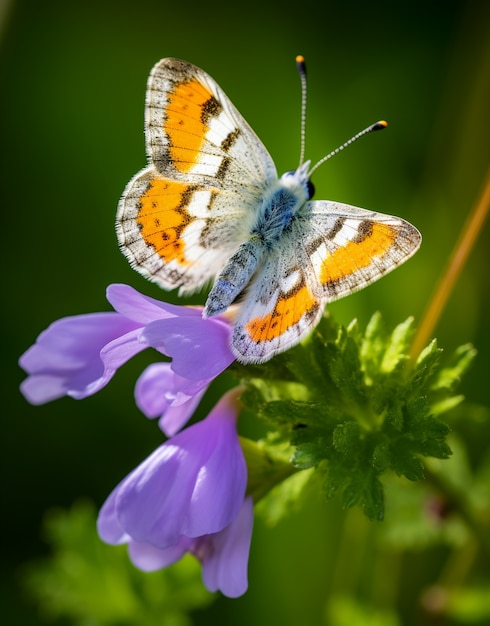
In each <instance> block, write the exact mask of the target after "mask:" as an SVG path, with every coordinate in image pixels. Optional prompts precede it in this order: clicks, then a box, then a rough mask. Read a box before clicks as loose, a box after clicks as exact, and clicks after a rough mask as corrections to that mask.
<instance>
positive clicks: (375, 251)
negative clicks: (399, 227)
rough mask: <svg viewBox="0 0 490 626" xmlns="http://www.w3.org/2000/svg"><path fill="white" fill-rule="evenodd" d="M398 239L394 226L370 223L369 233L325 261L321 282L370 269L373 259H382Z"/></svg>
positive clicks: (328, 281) (321, 270)
mask: <svg viewBox="0 0 490 626" xmlns="http://www.w3.org/2000/svg"><path fill="white" fill-rule="evenodd" d="M396 237H397V233H396V230H395V229H394V228H393V227H392V226H389V225H388V224H380V223H378V222H370V223H369V231H368V232H365V233H364V234H361V236H360V237H358V238H357V239H354V240H352V241H350V242H349V243H348V244H347V245H345V246H342V247H341V248H338V249H337V250H336V251H335V252H334V253H333V254H331V255H329V256H328V257H327V258H326V259H325V260H324V261H323V263H322V265H321V268H320V281H321V282H322V284H324V285H325V284H327V283H331V282H335V281H337V280H341V279H342V278H345V277H346V276H350V275H351V274H354V272H356V271H357V270H360V269H362V268H364V267H368V266H369V265H371V263H372V261H373V258H375V257H382V256H383V255H384V254H386V253H387V252H388V250H389V249H390V248H391V246H392V245H393V243H394V241H395V239H396Z"/></svg>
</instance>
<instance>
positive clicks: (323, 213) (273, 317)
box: [233, 201, 421, 363]
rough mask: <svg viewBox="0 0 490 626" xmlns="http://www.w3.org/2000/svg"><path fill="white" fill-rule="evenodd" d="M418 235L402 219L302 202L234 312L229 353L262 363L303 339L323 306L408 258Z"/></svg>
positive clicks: (342, 205) (310, 329)
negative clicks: (289, 225) (231, 349)
mask: <svg viewBox="0 0 490 626" xmlns="http://www.w3.org/2000/svg"><path fill="white" fill-rule="evenodd" d="M420 242H421V236H420V233H419V232H418V230H417V229H416V228H415V227H414V226H412V225H411V224H409V223H408V222H406V221H405V220H403V219H401V218H398V217H392V216H390V215H383V214H381V213H375V212H373V211H367V210H365V209H359V208H357V207H353V206H349V205H346V204H340V203H335V202H329V201H318V202H308V203H306V204H305V205H304V207H303V208H302V209H301V211H300V212H299V213H298V214H297V216H296V219H295V220H294V221H293V222H292V224H291V228H290V229H289V230H288V232H284V233H283V236H282V238H281V240H280V242H279V244H278V245H277V246H276V248H274V249H273V250H272V251H271V252H270V254H269V256H268V258H267V260H266V261H265V263H264V264H263V265H262V266H261V267H260V269H259V270H258V272H257V273H256V276H255V277H254V280H253V281H252V284H251V285H250V287H249V289H248V291H247V292H246V297H245V299H244V301H243V303H242V304H241V305H240V309H239V310H238V314H237V319H236V322H235V328H234V334H233V351H234V353H235V355H236V357H237V359H238V360H239V361H241V362H242V363H263V362H265V361H267V360H269V359H270V358H271V357H273V356H274V355H275V354H277V353H279V352H283V351H284V350H287V349H289V348H291V347H293V346H294V345H295V344H297V343H298V342H299V341H301V339H303V338H304V337H305V336H306V335H307V334H308V333H310V332H311V331H312V330H313V329H314V328H315V326H316V325H317V324H318V322H319V320H320V318H321V316H322V313H323V311H324V308H325V305H326V304H327V303H328V302H331V301H333V300H336V299H338V298H341V297H342V296H346V295H348V294H350V293H353V292H354V291H357V290H359V289H362V288H363V287H366V286H367V285H369V284H370V283H372V282H374V281H375V280H377V279H378V278H381V276H383V275H384V274H386V273H387V272H389V271H391V270H393V269H394V268H395V267H397V266H398V265H400V264H401V263H403V262H404V261H406V260H407V259H409V258H410V257H411V256H412V255H413V254H414V253H415V252H416V250H417V249H418V247H419V245H420Z"/></svg>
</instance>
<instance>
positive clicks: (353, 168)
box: [0, 0, 490, 626]
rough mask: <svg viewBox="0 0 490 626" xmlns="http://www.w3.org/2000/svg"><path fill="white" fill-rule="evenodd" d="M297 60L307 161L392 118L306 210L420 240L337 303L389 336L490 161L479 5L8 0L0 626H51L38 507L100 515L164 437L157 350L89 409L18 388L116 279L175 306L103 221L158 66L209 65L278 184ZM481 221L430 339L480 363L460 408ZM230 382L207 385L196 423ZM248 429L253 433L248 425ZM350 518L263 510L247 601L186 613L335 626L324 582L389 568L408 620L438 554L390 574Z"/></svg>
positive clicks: (1, 64) (478, 297)
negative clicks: (140, 381) (334, 203)
mask: <svg viewBox="0 0 490 626" xmlns="http://www.w3.org/2000/svg"><path fill="white" fill-rule="evenodd" d="M297 54H303V55H304V56H305V58H306V60H307V63H308V78H309V92H308V114H307V157H308V158H311V159H312V160H313V161H316V160H318V159H319V158H320V157H322V156H323V155H324V154H325V153H327V152H329V151H330V150H332V149H333V148H335V147H337V146H338V145H339V144H340V143H342V142H343V141H345V140H346V139H348V138H349V137H350V136H351V135H353V134H354V133H355V132H357V131H358V130H360V129H362V128H364V127H365V126H366V125H368V124H369V123H371V122H374V121H376V120H378V119H386V120H388V122H389V124H390V126H389V128H388V130H386V131H385V132H383V133H379V134H375V135H373V136H370V137H366V138H364V139H363V140H361V141H360V142H358V143H357V144H356V145H355V146H353V147H351V148H349V150H347V151H345V152H343V153H342V154H341V155H339V156H337V157H336V158H335V159H332V160H331V161H329V163H328V164H326V165H324V166H322V168H321V169H320V170H319V171H318V172H316V174H315V177H314V183H315V186H316V191H317V193H316V198H319V199H320V198H328V199H335V200H338V201H342V202H347V203H350V204H354V205H358V206H363V207H366V208H370V209H375V210H378V211H381V212H385V213H393V214H395V215H400V216H402V217H404V218H406V219H408V220H409V221H411V222H412V223H414V224H415V225H416V226H417V227H418V228H419V230H420V231H421V232H422V234H423V237H424V241H423V245H422V248H421V250H420V252H419V253H418V254H417V255H416V256H415V257H414V259H413V260H411V261H410V262H409V263H408V264H406V265H404V266H403V267H402V268H400V269H398V270H397V271H396V272H395V273H393V274H391V275H389V276H388V277H386V278H385V279H383V280H382V281H380V282H379V283H377V284H375V285H373V286H372V287H370V288H369V289H367V290H365V291H362V292H360V293H358V294H356V295H354V296H351V297H349V298H347V299H345V300H343V301H340V302H338V303H334V304H333V305H332V306H331V307H330V310H331V312H332V314H333V315H334V316H335V318H336V319H337V320H338V321H340V322H342V323H348V322H349V321H350V320H351V319H352V318H353V317H358V318H359V320H360V322H361V324H362V325H365V323H366V322H367V320H368V319H369V317H370V316H371V314H372V313H373V312H374V311H375V310H378V309H379V310H381V311H382V312H383V315H384V316H385V318H386V320H387V322H388V323H389V324H390V325H394V324H396V323H398V322H400V321H402V320H404V319H405V318H406V317H408V316H409V315H414V316H415V317H416V319H417V320H420V318H421V316H422V314H423V311H424V309H425V307H426V305H427V303H428V301H429V299H430V296H431V294H432V291H433V289H434V287H435V285H436V283H437V281H438V279H439V277H440V275H441V273H442V271H443V269H444V266H445V264H446V262H447V259H448V256H449V254H450V252H451V249H452V248H453V246H454V243H455V241H456V240H457V238H458V236H459V234H460V232H461V230H462V227H463V225H464V223H465V220H466V219H467V217H468V215H469V213H470V210H471V207H472V205H473V204H474V202H475V200H476V198H477V196H478V194H479V192H480V190H481V188H482V185H483V182H484V179H485V176H486V173H487V169H488V165H489V155H490V148H489V145H490V3H488V2H480V1H474V2H470V1H468V2H463V1H461V0H456V1H455V2H452V3H447V2H430V1H429V2H428V1H427V0H424V1H421V0H414V1H412V2H409V3H408V2H398V3H395V2H378V3H367V2H360V1H353V2H349V3H342V2H331V1H328V0H326V1H324V2H322V3H320V2H312V1H311V0H306V1H305V2H302V3H301V4H299V5H297V6H296V7H294V6H289V5H287V3H286V4H285V3H283V2H282V3H279V2H270V3H264V2H256V1H255V0H253V1H252V2H248V3H242V4H233V3H231V2H222V1H221V2H220V1H216V0H215V1H214V2H212V3H208V4H207V3H204V2H196V1H193V2H192V3H191V4H189V5H185V3H170V2H163V1H161V0H139V1H137V2H136V1H134V2H131V1H129V0H119V1H118V2H116V1H115V0H109V1H104V0H97V1H96V0H84V1H83V2H82V1H80V0H73V1H71V2H64V1H61V0H43V1H42V2H38V1H37V0H10V1H9V0H0V73H1V88H2V92H1V97H0V107H1V115H0V145H1V148H2V167H1V170H0V172H1V174H0V175H1V177H2V211H3V214H4V215H5V218H6V222H7V223H6V228H4V229H3V237H2V246H1V251H2V255H3V262H2V267H3V269H4V279H3V284H4V294H5V297H4V302H3V305H2V317H3V325H2V329H3V335H4V337H3V349H2V353H3V355H4V356H3V358H2V365H3V372H2V386H3V394H2V395H3V398H4V400H3V405H4V408H3V411H2V413H3V418H2V465H3V467H2V472H3V479H2V487H3V489H2V491H3V493H2V502H3V505H2V509H3V512H2V515H1V518H2V524H3V528H2V537H3V549H2V595H3V598H2V609H3V611H4V614H5V615H6V618H5V621H4V620H3V619H2V623H4V624H6V625H8V626H14V625H18V624H19V625H20V624H22V625H24V624H27V625H31V624H32V625H35V624H42V623H44V621H43V618H42V615H41V614H40V613H39V609H38V607H36V604H35V602H34V601H33V599H32V598H30V597H28V595H27V594H26V592H25V590H24V588H23V586H22V584H21V580H22V572H23V571H24V568H25V564H26V563H27V562H29V561H31V560H32V559H34V558H37V557H40V556H42V555H45V554H47V553H48V548H47V546H46V544H45V543H44V542H43V540H42V537H41V524H42V519H43V515H44V513H45V511H47V510H49V509H50V508H52V507H58V506H62V507H69V506H71V504H72V503H73V502H74V501H76V500H77V499H78V498H80V497H82V496H86V497H88V498H90V499H91V500H93V501H95V503H96V505H97V506H99V505H100V504H101V503H102V502H103V500H104V498H105V497H106V496H107V494H108V493H109V492H110V490H111V489H112V488H113V486H115V484H116V483H117V482H118V481H119V480H120V479H121V478H122V477H123V476H124V475H126V473H127V472H129V471H130V470H131V469H132V468H133V467H134V466H135V465H136V464H137V463H138V462H140V461H141V460H142V459H143V458H144V457H145V456H146V455H147V454H148V453H149V452H150V451H151V450H153V448H154V447H156V445H158V444H159V443H160V441H161V437H160V435H159V433H158V429H157V428H156V425H155V424H150V423H149V422H147V421H146V420H145V419H143V418H142V416H141V415H140V414H139V413H138V411H137V409H136V407H135V406H134V405H133V400H132V393H133V384H134V381H135V380H136V377H137V375H138V373H139V372H140V371H141V370H142V368H143V367H144V365H145V364H146V363H148V362H150V361H151V360H152V355H142V356H140V357H138V358H136V359H135V360H134V362H131V363H130V364H128V365H127V366H126V367H125V368H124V369H123V370H122V371H120V372H119V373H118V375H117V376H116V377H115V379H114V380H113V381H112V382H111V384H110V385H109V387H107V388H106V389H104V390H103V391H102V392H101V393H99V394H98V395H97V396H95V397H93V398H89V399H87V400H84V401H83V402H77V401H74V400H71V399H63V400H59V401H57V402H55V403H53V404H50V405H47V406H43V407H31V406H30V405H28V404H27V403H26V401H25V400H24V399H23V398H22V397H21V395H20V394H19V392H18V385H19V383H20V382H21V380H22V379H23V377H24V376H23V373H22V372H21V370H20V369H19V368H18V366H17V360H18V357H19V356H20V354H21V353H22V352H23V351H24V350H25V349H27V348H28V347H29V345H31V344H32V343H33V342H34V340H35V338H36V337H37V335H38V334H39V332H41V331H42V330H43V329H44V328H45V327H46V326H47V325H48V324H49V323H51V322H52V321H54V320H55V319H58V318H60V317H63V316H66V315H72V314H78V313H85V312H90V311H100V310H108V305H107V303H106V300H105V296H104V293H105V288H106V286H107V285H108V284H109V283H113V282H126V283H129V284H131V285H133V286H134V287H135V288H137V289H139V290H140V291H142V292H144V293H146V294H148V295H152V296H154V297H165V298H167V295H166V294H162V293H161V292H160V291H159V290H158V288H157V287H156V286H154V285H151V284H150V283H147V282H146V281H145V280H144V279H143V278H142V277H140V276H139V275H138V274H136V273H135V272H133V271H132V270H131V269H130V267H129V265H128V263H127V262H126V260H125V259H124V258H123V256H122V255H121V254H120V252H119V251H118V247H117V244H116V240H115V234H114V227H113V222H114V215H115V209H116V205H117V201H118V198H119V196H120V194H121V192H122V190H123V188H124V186H125V184H126V182H127V181H128V180H129V178H130V177H131V176H132V175H133V174H134V173H135V172H136V171H137V170H138V169H140V168H141V167H142V166H143V165H144V163H145V156H144V137H143V107H144V96H145V84H146V79H147V75H148V73H149V71H150V69H151V67H152V65H153V64H154V63H155V62H156V61H157V60H159V59H160V58H162V57H165V56H175V57H180V58H183V59H185V60H188V61H191V62H193V63H195V64H197V65H199V66H200V67H202V68H203V69H205V70H206V71H207V72H209V73H210V74H211V75H212V76H213V77H214V78H215V79H216V80H217V81H218V82H219V83H220V85H221V86H222V87H223V89H224V90H225V91H226V93H227V94H228V95H229V96H230V97H231V99H232V100H233V102H234V103H235V104H236V106H237V107H238V109H239V110H240V111H241V113H242V114H243V115H244V117H245V118H246V119H247V120H248V121H249V123H250V124H251V125H252V127H253V128H254V129H255V131H256V132H257V134H258V135H259V136H260V137H261V139H262V141H263V142H264V144H265V145H266V146H267V148H268V149H269V151H270V152H271V154H272V156H273V158H274V159H275V161H276V164H277V167H278V170H279V172H283V171H285V170H288V169H292V168H294V167H296V165H297V161H298V158H299V120H300V116H299V106H300V89H299V79H298V76H297V73H296V69H295V64H294V59H295V55H297ZM489 228H490V226H489V225H488V224H487V225H486V226H485V228H484V230H483V232H482V233H481V235H480V238H479V240H478V242H477V245H476V247H475V249H474V250H473V252H472V254H471V257H470V260H469V263H468V265H467V267H466V268H465V270H464V272H463V275H462V277H461V279H460V281H459V282H458V285H457V287H456V289H455V291H454V293H453V295H452V297H451V299H450V301H449V303H448V307H447V309H446V311H445V313H444V316H443V318H442V320H441V323H440V325H439V327H438V328H437V331H436V335H437V337H438V339H439V341H440V345H441V346H442V347H444V348H445V349H447V350H448V351H451V350H452V349H454V348H455V347H456V346H457V345H459V344H461V343H465V342H468V341H469V342H473V343H474V344H475V345H476V347H477V348H478V351H479V356H478V358H477V363H476V366H475V367H474V368H473V370H472V373H471V375H470V376H468V377H467V379H466V380H465V381H464V384H463V387H462V391H463V393H464V394H465V395H466V397H467V398H468V401H470V402H471V403H473V404H485V405H487V406H490V387H489V385H488V363H489V362H490V333H489V332H488V326H485V324H488V320H489V319H490V286H489V280H488V274H489V252H488V246H489V243H490V236H489V235H490V231H489ZM170 297H174V295H172V296H170ZM193 301H194V302H198V301H202V296H201V299H200V298H199V296H197V297H195V298H194V300H193ZM225 383H226V381H225ZM225 383H218V384H215V385H214V387H213V388H212V389H211V390H210V392H209V393H208V394H207V396H206V397H205V400H204V402H203V405H202V407H201V409H200V413H201V414H202V415H204V414H205V412H206V411H207V410H208V409H209V408H210V406H212V404H214V401H215V400H216V398H217V397H218V395H219V393H220V387H222V386H223V385H224V384H225ZM242 426H243V430H244V432H248V433H250V432H252V434H253V430H254V428H255V425H253V424H251V425H247V424H245V425H242ZM487 432H488V429H487ZM349 515H350V517H349V518H348V520H347V521H346V514H345V512H343V511H341V510H340V504H339V502H338V501H333V502H331V503H328V504H327V505H325V504H324V503H323V502H322V501H321V498H320V497H318V496H314V495H313V496H311V498H310V499H309V500H308V502H307V504H306V505H305V506H304V507H303V508H302V509H301V510H299V511H297V512H296V513H294V514H293V515H291V517H290V518H288V519H287V520H285V521H283V522H281V523H280V524H279V525H278V526H277V527H276V528H274V529H270V528H268V527H266V526H265V525H264V524H263V523H261V521H260V520H258V521H257V523H256V529H255V532H254V538H253V544H252V553H251V559H250V589H249V592H248V593H247V594H246V595H245V596H244V597H242V598H240V599H238V600H228V599H226V598H220V599H218V601H217V602H216V603H215V604H214V605H213V606H212V608H211V609H209V610H208V611H206V610H203V611H201V612H198V613H197V614H196V615H195V616H194V619H195V623H196V624H208V623H220V620H222V621H221V623H233V624H250V623H252V622H253V623H254V624H255V626H262V625H266V624H270V623H271V622H273V623H280V624H283V625H285V626H313V625H316V624H329V623H332V624H334V626H337V623H338V624H340V622H335V623H334V621H331V622H328V621H326V618H325V611H326V605H327V603H328V601H329V598H331V597H332V594H334V593H335V589H337V588H339V586H340V587H342V585H343V587H342V588H343V591H344V593H352V594H353V595H355V594H357V593H359V594H361V595H362V594H365V593H366V585H367V586H369V585H368V583H367V582H366V581H369V580H374V577H377V578H376V580H377V583H376V584H377V585H378V586H379V585H382V584H383V581H385V583H386V582H387V581H391V580H393V577H394V576H398V577H399V578H398V579H400V577H401V579H402V580H403V586H401V587H400V589H402V588H403V590H402V591H400V590H399V591H398V592H397V593H396V596H397V597H396V604H397V606H398V610H399V617H400V619H402V618H403V620H404V621H403V624H412V623H413V624H417V623H419V622H417V618H416V617H414V615H416V607H417V603H418V602H419V601H420V597H421V595H422V594H423V590H424V589H425V588H426V587H427V586H428V585H431V584H433V582H434V581H435V580H437V576H438V575H439V574H440V571H441V568H442V567H443V565H444V558H445V555H444V552H443V550H442V549H439V548H437V549H436V548H433V549H430V550H426V551H424V550H421V551H419V552H417V553H411V552H410V553H407V554H405V555H404V556H403V563H402V565H401V564H400V560H399V559H395V560H394V561H393V562H395V561H396V565H393V564H392V565H390V563H391V561H390V559H389V558H386V559H385V560H384V561H383V563H382V564H381V565H380V562H379V560H378V561H376V558H375V556H376V547H375V546H376V544H375V543H374V542H373V540H372V535H373V533H375V532H376V530H374V529H373V525H372V524H369V523H368V524H367V526H366V525H365V524H364V522H363V521H359V520H358V519H357V517H356V514H355V513H354V514H353V515H351V514H349ZM345 524H348V525H349V524H350V528H351V532H352V533H353V534H352V536H354V537H358V545H354V546H351V553H349V552H345V553H341V552H340V551H339V550H340V548H339V546H341V545H342V541H341V536H344V538H345V533H346V532H347V531H346V530H345ZM356 524H358V526H356ZM352 529H353V530H352ZM347 536H348V535H347ZM344 543H345V542H344ZM344 548H345V545H344ZM352 551H354V552H352ZM361 552H362V554H363V555H364V560H363V561H362V563H363V568H364V569H363V576H364V578H363V579H362V580H364V582H363V583H362V580H361V579H356V580H357V582H356V580H353V578H354V577H353V574H352V572H351V570H350V568H349V566H348V563H349V562H350V561H348V560H347V561H346V560H345V559H346V557H345V555H346V554H350V557H353V555H354V556H357V557H358V558H359V559H361V558H362V557H361V556H360V553H361ZM373 555H374V556H373ZM350 557H349V558H350ZM339 559H340V565H339ZM375 563H377V565H376V567H377V570H376V572H373V571H372V570H371V569H370V567H371V566H370V564H371V565H372V567H373V568H374V567H375V565H374V564H375ZM402 566H403V571H402V574H400V568H402ZM353 567H354V566H353ZM392 567H393V569H391V568H392ZM395 570H396V572H398V573H396V572H395ZM360 580H361V582H359V581H360ZM368 595H369V594H368ZM412 620H415V621H412ZM57 623H58V622H57ZM60 623H67V624H68V623H71V622H69V621H67V622H60ZM88 623H89V622H87V624H88ZM162 623H163V624H165V620H163V621H162ZM378 623H379V624H381V622H377V621H374V622H373V624H375V625H377V624H378ZM383 623H384V622H383ZM420 623H421V622H420ZM444 623H446V622H444ZM353 625H354V620H353V619H352V620H351V622H350V623H349V626H353Z"/></svg>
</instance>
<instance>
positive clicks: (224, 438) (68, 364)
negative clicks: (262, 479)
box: [20, 285, 253, 597]
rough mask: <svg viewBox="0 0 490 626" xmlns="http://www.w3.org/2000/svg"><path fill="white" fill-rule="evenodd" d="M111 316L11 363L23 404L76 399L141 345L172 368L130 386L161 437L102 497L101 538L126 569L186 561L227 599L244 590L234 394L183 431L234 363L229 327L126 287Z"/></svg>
mask: <svg viewBox="0 0 490 626" xmlns="http://www.w3.org/2000/svg"><path fill="white" fill-rule="evenodd" d="M107 299H108V301H109V302H110V303H111V305H112V306H113V308H114V309H115V311H114V312H109V313H93V314H87V315H78V316H74V317H67V318H64V319H61V320H58V321H57V322H55V323H54V324H52V325H51V326H50V327H49V328H48V329H47V330H45V331H44V332H43V333H41V335H40V336H39V338H38V340H37V342H36V343H35V344H34V345H33V346H32V347H31V348H29V349H28V350H27V351H26V352H25V353H24V354H23V355H22V357H21V358H20V365H21V367H23V369H24V370H25V371H26V372H27V373H28V377H27V379H26V380H25V381H24V382H23V384H22V386H21V390H22V392H23V394H24V396H25V397H26V399H27V400H29V401H30V402H31V403H32V404H42V403H45V402H49V401H51V400H54V399H56V398H60V397H62V396H64V395H67V396H71V397H73V398H77V399H81V398H85V397H87V396H90V395H92V394H94V393H96V392H97V391H99V390H100V389H101V388H102V387H104V386H105V385H106V384H107V383H108V382H109V381H110V379H111V378H112V376H113V375H114V373H115V372H116V370H117V369H118V368H119V367H121V366H122V365H123V364H124V363H126V361H128V360H129V359H130V358H131V357H133V356H134V355H136V354H137V353H139V352H141V351H142V350H144V349H145V348H149V347H151V348H154V349H156V350H157V351H158V352H160V353H161V354H163V355H165V356H167V357H170V358H171V361H170V362H159V363H154V364H152V365H150V366H149V367H148V368H147V369H146V370H145V371H144V372H143V373H142V374H141V376H140V377H139V379H138V381H137V383H136V387H135V399H136V403H137V405H138V407H139V408H140V409H141V410H142V412H143V413H144V414H145V415H146V416H147V417H149V418H157V417H158V418H159V425H160V428H161V429H162V430H163V432H164V433H165V434H166V435H167V436H168V437H170V439H168V440H167V441H166V442H165V443H163V444H162V445H161V446H160V447H159V448H157V449H156V450H155V451H154V452H153V453H152V454H151V455H150V456H149V457H148V458H147V459H146V460H145V461H143V462H142V463H141V464H140V465H139V466H138V467H137V468H136V469H135V470H133V472H131V473H130V474H129V475H128V476H127V477H126V478H125V479H124V480H123V481H122V482H121V483H120V484H119V485H118V486H117V487H116V488H115V489H114V491H113V492H112V493H111V494H110V496H109V497H108V499H107V501H106V502H105V504H104V505H103V507H102V509H101V511H100V515H99V519H98V531H99V535H100V537H101V538H102V539H103V540H104V541H105V542H107V543H109V544H121V543H125V544H128V549H129V555H130V558H131V560H132V561H133V563H134V564H135V565H136V566H137V567H139V568H141V569H143V570H145V571H151V570H154V569H159V568H162V567H165V566H167V565H170V564H171V563H173V562H175V561H177V560H178V559H180V558H181V557H182V556H183V554H185V553H186V552H190V553H192V554H194V555H195V556H196V557H197V558H198V559H199V560H200V561H201V562H202V566H203V578H204V582H205V584H206V586H207V587H208V589H209V590H211V591H216V590H220V591H221V592H222V593H224V594H225V595H227V596H230V597H236V596H239V595H241V594H243V593H244V592H245V591H246V589H247V564H248V553H249V548H250V541H251V535H252V526H253V503H252V500H251V498H250V497H246V488H247V467H246V464H245V459H244V456H243V452H242V449H241V447H240V443H239V438H238V433H237V416H238V407H239V405H238V396H239V393H240V390H238V389H234V390H232V391H230V392H228V393H227V394H225V395H224V396H223V398H222V399H221V400H220V401H219V402H218V403H217V405H216V406H215V407H214V409H213V410H212V411H211V412H210V414H209V415H208V416H207V418H205V419H204V420H202V421H201V422H198V423H196V424H193V425H192V426H189V427H188V428H186V429H184V430H181V428H182V427H183V426H184V425H185V424H186V422H187V421H188V420H189V418H190V417H191V415H192V413H193V411H194V409H195V408H196V406H197V404H198V403H199V400H200V399H201V397H202V395H203V394H204V392H205V390H206V388H207V386H208V385H209V383H210V382H211V381H212V380H213V379H214V378H215V377H216V376H217V375H218V374H220V373H221V372H222V371H223V370H225V369H226V368H227V367H228V366H229V365H230V364H231V363H232V362H233V360H234V357H233V354H232V352H231V350H230V348H229V341H230V332H231V328H230V326H229V324H228V322H227V321H226V320H224V319H222V318H219V317H218V318H211V319H203V318H202V315H201V313H202V309H200V308H192V307H183V306H176V305H171V304H167V303H164V302H159V301H157V300H154V299H152V298H148V297H146V296H143V295H142V294H140V293H138V292H137V291H135V290H134V289H132V288H131V287H129V286H127V285H111V286H110V287H109V288H108V290H107Z"/></svg>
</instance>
